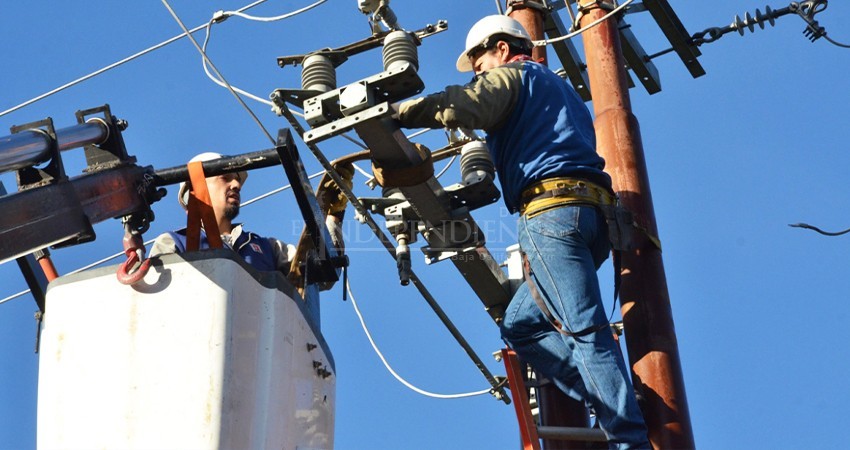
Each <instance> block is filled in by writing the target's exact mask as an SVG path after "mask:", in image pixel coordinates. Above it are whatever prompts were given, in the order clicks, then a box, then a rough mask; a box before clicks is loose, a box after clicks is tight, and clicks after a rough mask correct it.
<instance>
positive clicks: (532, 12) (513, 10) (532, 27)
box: [505, 0, 548, 66]
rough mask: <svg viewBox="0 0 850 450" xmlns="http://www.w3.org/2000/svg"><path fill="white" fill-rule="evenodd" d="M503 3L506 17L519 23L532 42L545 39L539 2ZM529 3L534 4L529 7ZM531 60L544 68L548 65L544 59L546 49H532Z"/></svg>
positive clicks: (514, 1) (513, 1) (541, 6)
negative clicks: (506, 9) (506, 12)
mask: <svg viewBox="0 0 850 450" xmlns="http://www.w3.org/2000/svg"><path fill="white" fill-rule="evenodd" d="M505 3H506V5H507V7H508V11H509V13H508V16H509V17H511V18H512V19H516V20H517V21H518V22H519V23H521V24H522V26H523V28H525V31H527V32H528V34H529V36H531V39H532V40H535V41H538V40H542V39H545V38H546V36H544V33H543V32H544V30H545V24H544V19H545V18H544V17H543V5H542V4H540V2H539V1H536V0H507V1H506V2H505ZM530 3H534V4H533V5H529V4H530ZM531 58H532V59H534V60H535V61H538V62H540V63H541V64H543V65H544V66H546V65H548V60H547V59H546V47H545V46H540V47H534V49H533V50H531Z"/></svg>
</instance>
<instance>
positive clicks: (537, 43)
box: [532, 0, 635, 47]
mask: <svg viewBox="0 0 850 450" xmlns="http://www.w3.org/2000/svg"><path fill="white" fill-rule="evenodd" d="M633 1H635V0H627V1H626V2H625V3H623V4H622V5H620V6H618V7H616V8H614V9H613V10H611V12H609V13H608V14H605V15H604V16H602V17H600V18H599V19H596V20H594V21H593V22H591V23H590V24H588V25H587V26H586V27H584V28H581V29H578V30H576V31H574V32H572V33H568V34H565V35H563V36H559V37H556V38H553V39H543V40H539V41H532V43H534V46H535V47H543V46H546V45H551V44H554V43H555V42H561V41H565V40H567V39H572V38H574V37H576V36H578V35H579V34H581V33H584V32H585V31H587V30H589V29H591V28H593V27H595V26H597V25H599V24H600V23H602V22H604V21H606V20H608V19H610V18H611V17H613V16H614V14H617V13H618V12H620V11H622V10H623V8H625V7H626V6H629V4H631V3H632V2H633ZM575 28H578V27H575Z"/></svg>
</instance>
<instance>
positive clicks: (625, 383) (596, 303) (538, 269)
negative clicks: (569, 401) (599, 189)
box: [500, 205, 650, 449]
mask: <svg viewBox="0 0 850 450" xmlns="http://www.w3.org/2000/svg"><path fill="white" fill-rule="evenodd" d="M518 235H519V244H520V248H521V249H522V251H523V252H525V254H526V255H527V257H528V260H529V263H530V264H531V271H532V274H533V275H532V280H533V281H534V282H535V283H536V286H537V290H538V292H539V293H540V295H541V296H542V297H543V298H544V300H545V302H546V303H547V306H548V307H549V310H550V311H551V313H552V315H553V316H555V318H556V319H558V321H560V322H561V324H562V326H563V328H564V331H568V332H579V331H581V330H584V329H586V328H589V327H598V326H600V325H607V324H608V317H607V316H606V312H605V308H604V306H603V304H602V297H601V295H600V293H599V280H598V279H597V277H596V270H597V269H598V268H599V266H600V265H601V264H602V262H603V261H605V259H606V258H607V257H608V253H609V251H610V244H609V242H608V235H607V226H606V224H605V219H604V218H603V217H602V214H601V213H599V212H598V211H597V209H596V208H594V207H591V206H579V205H576V206H563V207H560V208H555V209H552V210H549V211H546V212H544V213H542V214H540V215H538V216H535V217H533V218H530V219H529V218H527V217H526V216H521V217H520V219H519V224H518ZM500 328H501V332H502V338H503V339H504V340H505V342H507V343H508V344H509V345H510V346H511V347H512V348H513V349H514V350H515V351H516V352H517V354H518V355H519V356H520V358H522V359H523V360H524V361H526V362H528V363H529V364H531V366H532V367H533V368H534V369H535V370H536V371H537V372H538V373H540V374H541V375H543V376H545V377H546V378H549V379H550V380H552V381H553V382H554V383H555V384H556V385H557V386H558V387H559V388H560V389H561V390H562V391H564V392H565V393H566V394H567V395H569V396H570V397H572V398H575V399H576V400H579V401H584V402H585V403H586V404H589V405H591V406H592V407H593V409H594V411H595V412H596V417H597V420H598V421H599V425H600V426H601V428H602V430H603V431H604V432H605V434H606V435H607V436H608V442H609V446H610V448H616V449H633V448H650V446H649V442H648V440H647V431H646V425H645V424H644V421H643V415H642V414H641V411H640V408H639V407H638V404H637V400H636V399H635V394H634V389H633V388H632V384H631V382H630V381H629V378H628V376H627V372H626V366H625V363H624V362H623V358H622V355H621V354H620V349H619V348H618V347H617V343H616V341H615V340H614V337H613V335H612V333H611V329H610V328H609V327H608V326H602V327H601V330H599V331H596V332H593V333H590V334H588V335H585V336H581V337H571V336H565V335H563V334H561V333H558V331H557V330H555V329H554V327H553V326H552V325H551V323H550V322H549V321H548V320H547V319H546V317H545V316H544V315H543V313H542V312H541V311H540V308H538V306H537V304H536V303H535V301H534V299H533V298H532V296H531V293H530V291H529V289H528V285H527V284H525V283H523V284H522V286H521V287H520V288H519V290H517V292H516V294H515V295H514V297H513V299H512V300H511V303H510V305H509V306H508V309H507V311H506V313H505V319H504V320H503V321H502V324H501V326H500Z"/></svg>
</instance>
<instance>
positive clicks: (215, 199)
mask: <svg viewBox="0 0 850 450" xmlns="http://www.w3.org/2000/svg"><path fill="white" fill-rule="evenodd" d="M207 189H208V190H209V192H210V202H211V203H212V207H213V211H215V217H216V218H221V217H225V218H227V220H233V219H235V218H236V216H237V215H238V214H239V202H240V200H241V198H240V196H239V191H241V190H242V181H241V179H240V178H239V175H238V174H235V173H227V174H224V175H218V176H214V177H209V178H207Z"/></svg>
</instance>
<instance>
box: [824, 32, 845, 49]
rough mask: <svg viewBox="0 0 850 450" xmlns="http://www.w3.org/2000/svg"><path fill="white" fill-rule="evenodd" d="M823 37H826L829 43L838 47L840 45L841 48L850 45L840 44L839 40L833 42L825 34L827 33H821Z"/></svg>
mask: <svg viewBox="0 0 850 450" xmlns="http://www.w3.org/2000/svg"><path fill="white" fill-rule="evenodd" d="M823 38H824V39H826V40H827V41H829V42H830V43H832V45H835V46H838V47H841V48H850V45H847V44H842V43H840V42H835V41H834V40H832V39H830V38H829V36H827V35H823Z"/></svg>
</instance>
